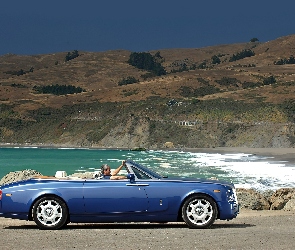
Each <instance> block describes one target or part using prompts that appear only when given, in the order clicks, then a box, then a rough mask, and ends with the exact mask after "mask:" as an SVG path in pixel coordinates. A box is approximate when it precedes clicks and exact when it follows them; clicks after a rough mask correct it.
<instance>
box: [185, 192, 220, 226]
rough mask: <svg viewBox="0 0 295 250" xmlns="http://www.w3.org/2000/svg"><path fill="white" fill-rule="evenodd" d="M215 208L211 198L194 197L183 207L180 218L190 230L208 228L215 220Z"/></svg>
mask: <svg viewBox="0 0 295 250" xmlns="http://www.w3.org/2000/svg"><path fill="white" fill-rule="evenodd" d="M216 215H217V207H216V204H215V202H214V201H213V199H212V198H210V197H207V196H204V195H195V196H193V197H191V198H189V199H188V200H187V201H186V202H185V203H184V205H183V208H182V217H183V219H184V221H185V222H186V224H187V225H188V226H189V227H190V228H207V227H210V226H211V225H212V224H213V223H214V221H215V218H216Z"/></svg>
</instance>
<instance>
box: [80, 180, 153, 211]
mask: <svg viewBox="0 0 295 250" xmlns="http://www.w3.org/2000/svg"><path fill="white" fill-rule="evenodd" d="M144 187H145V184H143V185H134V184H132V183H130V181H129V180H87V181H85V183H84V188H83V192H84V205H85V212H86V214H103V215H108V214H109V215H110V214H118V213H141V212H146V211H147V208H148V198H147V196H146V192H145V189H144Z"/></svg>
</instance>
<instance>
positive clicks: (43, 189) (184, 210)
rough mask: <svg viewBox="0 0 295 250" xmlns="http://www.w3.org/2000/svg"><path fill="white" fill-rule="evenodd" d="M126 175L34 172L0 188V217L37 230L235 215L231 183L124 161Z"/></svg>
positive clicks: (191, 222)
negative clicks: (32, 224) (172, 173)
mask: <svg viewBox="0 0 295 250" xmlns="http://www.w3.org/2000/svg"><path fill="white" fill-rule="evenodd" d="M125 168H126V169H125V171H126V176H127V178H126V179H122V180H110V179H108V180H107V179H98V178H96V179H94V178H93V179H82V178H77V177H61V178H57V177H50V176H38V177H35V178H32V179H30V180H26V181H19V182H15V183H10V184H6V185H3V186H1V187H0V216H1V217H6V218H15V219H21V220H34V221H35V223H36V224H37V226H38V227H39V228H41V229H59V228H61V227H63V226H65V225H66V224H67V223H69V222H75V223H77V222H84V223H87V222H91V223H95V222H177V221H184V222H185V223H186V224H187V225H188V227H190V228H208V227H210V226H211V225H212V224H213V223H214V221H215V220H216V219H220V220H231V219H233V218H235V217H236V216H237V214H238V210H239V207H238V201H237V197H236V193H235V187H234V185H233V184H230V183H227V182H222V181H218V180H201V179H192V178H168V177H162V176H160V175H159V174H157V173H155V172H153V171H151V170H150V169H148V168H146V167H143V166H142V165H140V164H138V163H136V162H133V161H130V160H127V161H126V165H125Z"/></svg>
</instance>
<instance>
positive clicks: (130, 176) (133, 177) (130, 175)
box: [127, 174, 135, 182]
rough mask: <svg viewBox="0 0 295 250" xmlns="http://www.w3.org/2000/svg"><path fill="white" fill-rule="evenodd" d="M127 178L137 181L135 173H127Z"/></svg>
mask: <svg viewBox="0 0 295 250" xmlns="http://www.w3.org/2000/svg"><path fill="white" fill-rule="evenodd" d="M127 179H129V180H130V182H134V181H135V175H134V174H127Z"/></svg>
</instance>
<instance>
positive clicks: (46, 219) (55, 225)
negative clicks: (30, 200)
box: [33, 196, 68, 229]
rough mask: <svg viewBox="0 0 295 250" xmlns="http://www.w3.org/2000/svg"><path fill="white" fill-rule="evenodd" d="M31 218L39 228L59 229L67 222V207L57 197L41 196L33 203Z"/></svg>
mask: <svg viewBox="0 0 295 250" xmlns="http://www.w3.org/2000/svg"><path fill="white" fill-rule="evenodd" d="M33 218H34V221H35V223H36V224H37V226H38V227H39V228H41V229H59V228H61V227H63V226H64V225H65V224H66V223H67V219H68V209H67V206H66V204H65V203H64V201H62V200H61V199H59V198H57V197H53V196H47V197H43V198H40V199H39V200H37V201H36V202H35V204H34V207H33Z"/></svg>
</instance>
